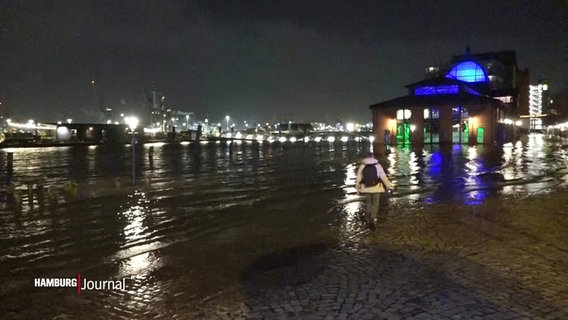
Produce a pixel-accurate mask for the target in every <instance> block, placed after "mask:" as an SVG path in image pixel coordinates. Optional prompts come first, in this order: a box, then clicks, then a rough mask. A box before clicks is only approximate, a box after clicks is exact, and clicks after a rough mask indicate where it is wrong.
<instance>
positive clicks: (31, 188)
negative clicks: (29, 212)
mask: <svg viewBox="0 0 568 320" xmlns="http://www.w3.org/2000/svg"><path fill="white" fill-rule="evenodd" d="M28 202H29V204H30V208H33V206H34V184H33V183H32V182H28Z"/></svg>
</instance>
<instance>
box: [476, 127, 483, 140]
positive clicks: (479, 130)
mask: <svg viewBox="0 0 568 320" xmlns="http://www.w3.org/2000/svg"><path fill="white" fill-rule="evenodd" d="M484 140H485V129H483V128H477V143H483V141H484Z"/></svg>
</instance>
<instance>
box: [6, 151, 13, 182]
mask: <svg viewBox="0 0 568 320" xmlns="http://www.w3.org/2000/svg"><path fill="white" fill-rule="evenodd" d="M6 173H7V175H8V176H9V177H11V176H12V174H13V173H14V154H13V153H12V152H8V159H7V160H6Z"/></svg>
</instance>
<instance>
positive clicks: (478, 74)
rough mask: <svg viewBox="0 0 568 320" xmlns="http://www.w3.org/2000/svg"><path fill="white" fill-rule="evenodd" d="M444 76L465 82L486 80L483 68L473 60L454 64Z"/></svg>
mask: <svg viewBox="0 0 568 320" xmlns="http://www.w3.org/2000/svg"><path fill="white" fill-rule="evenodd" d="M446 78H450V79H457V80H461V81H465V82H487V81H488V78H487V75H486V74H485V71H484V70H483V68H482V67H481V66H480V65H479V64H477V63H475V62H473V61H465V62H462V63H459V64H457V65H455V66H454V67H453V68H452V70H450V72H448V74H447V75H446Z"/></svg>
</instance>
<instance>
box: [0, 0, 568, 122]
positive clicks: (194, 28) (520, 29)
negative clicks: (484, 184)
mask: <svg viewBox="0 0 568 320" xmlns="http://www.w3.org/2000/svg"><path fill="white" fill-rule="evenodd" d="M0 6H1V7H0V26H1V29H0V32H1V33H0V37H1V48H0V59H1V62H0V99H1V100H2V101H3V102H4V104H3V106H4V107H3V108H4V109H7V110H8V111H10V112H11V113H22V114H26V116H27V115H28V114H29V115H30V116H34V117H40V118H46V120H57V119H55V118H62V117H70V116H73V117H74V116H76V117H81V116H82V115H85V114H89V112H91V111H92V112H95V113H96V110H97V101H96V98H95V95H94V92H93V90H92V88H91V86H90V81H91V80H92V79H93V78H96V79H97V82H98V84H99V86H100V87H99V91H100V93H101V94H102V95H103V96H104V98H105V101H106V102H108V104H109V105H111V106H112V107H114V108H116V109H118V110H121V111H124V112H133V111H136V112H139V113H143V112H144V111H145V109H144V98H143V97H144V94H143V88H144V87H152V86H154V85H157V86H158V87H159V89H160V91H162V92H164V93H165V94H166V97H167V99H166V101H167V102H168V103H169V104H170V105H172V106H174V108H177V109H180V110H184V111H193V112H196V113H197V114H198V115H199V116H201V117H203V116H205V115H209V117H210V118H211V119H212V120H214V121H216V120H220V119H222V118H223V117H224V115H225V114H230V115H231V116H232V117H234V118H235V119H239V118H241V119H243V120H244V119H245V118H248V119H249V121H266V120H273V119H275V120H282V119H286V118H291V117H292V118H295V119H297V120H314V119H324V120H325V119H327V120H332V119H334V118H335V117H337V116H340V117H342V118H344V119H346V118H352V119H354V120H367V119H369V118H370V116H369V111H368V109H367V106H368V105H369V104H372V103H375V102H378V101H381V100H385V99H390V98H393V97H396V96H398V95H402V94H404V85H405V84H407V83H410V82H414V81H417V80H420V79H421V78H422V72H423V69H424V67H425V66H427V65H430V64H436V63H446V62H448V61H449V59H451V56H452V55H454V54H460V53H461V52H463V50H464V48H465V46H466V45H470V46H471V48H472V49H473V51H474V52H482V51H498V50H508V49H516V50H517V56H518V59H519V63H520V65H521V66H522V67H525V66H526V67H528V68H529V69H530V70H531V73H532V74H533V78H534V79H538V78H542V77H547V78H549V79H551V81H552V85H551V87H552V88H553V89H554V88H555V86H557V87H560V86H562V85H566V83H561V81H566V67H567V61H568V57H567V55H568V52H567V49H566V43H568V39H567V20H568V19H566V16H567V14H566V13H567V12H568V11H567V10H568V9H567V8H568V7H567V5H566V1H485V0H484V1H445V0H443V1H435V2H433V1H320V0H309V1H295V0H288V1H252V0H239V1H229V0H224V1H208V0H198V1H70V2H68V1H24V2H22V1H3V2H0ZM5 111H6V110H5ZM0 112H1V110H0ZM84 118H85V120H87V119H86V117H84Z"/></svg>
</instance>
